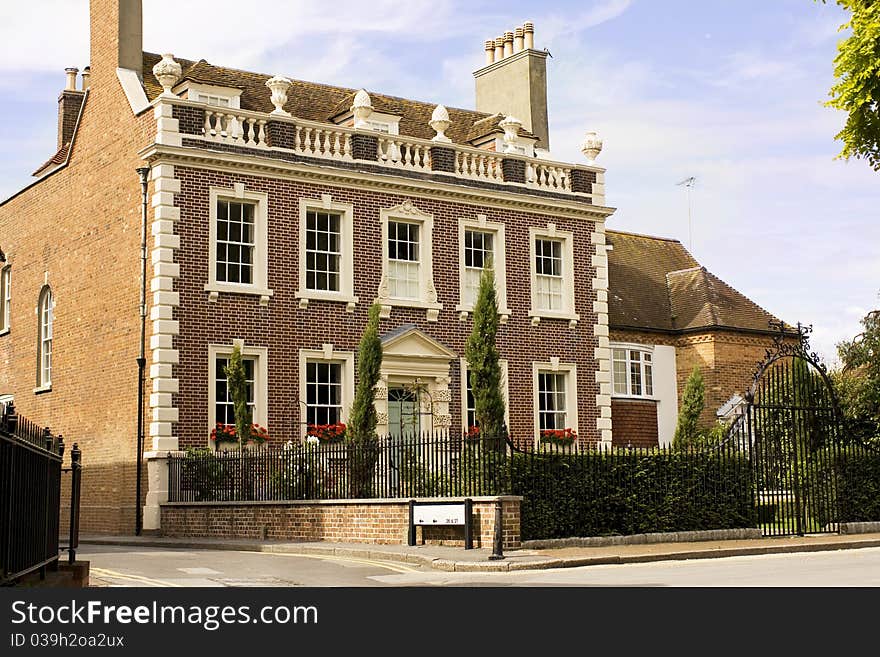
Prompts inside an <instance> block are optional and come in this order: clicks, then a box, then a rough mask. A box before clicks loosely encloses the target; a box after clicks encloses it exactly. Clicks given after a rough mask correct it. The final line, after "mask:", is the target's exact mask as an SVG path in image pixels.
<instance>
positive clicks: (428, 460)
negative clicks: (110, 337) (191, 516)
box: [169, 433, 508, 502]
mask: <svg viewBox="0 0 880 657" xmlns="http://www.w3.org/2000/svg"><path fill="white" fill-rule="evenodd" d="M507 460H508V459H507V446H506V443H505V442H504V441H503V440H500V441H499V440H486V439H483V440H473V439H465V438H459V437H456V436H451V435H449V434H446V433H434V434H422V435H411V436H403V437H396V438H395V437H390V436H388V437H383V438H377V439H375V440H373V441H369V442H367V443H354V444H353V443H335V444H334V443H331V444H312V443H308V442H302V443H289V444H288V445H286V446H284V447H270V448H259V449H253V450H250V449H246V450H231V451H219V452H213V451H209V450H198V451H195V452H189V453H187V454H186V455H184V456H177V457H174V456H173V457H171V458H170V459H169V500H170V501H172V502H181V501H187V502H190V501H254V500H324V499H357V498H374V497H376V498H410V497H456V496H474V495H488V494H497V493H502V492H504V491H505V490H506V489H507V476H506V468H505V465H506V463H507Z"/></svg>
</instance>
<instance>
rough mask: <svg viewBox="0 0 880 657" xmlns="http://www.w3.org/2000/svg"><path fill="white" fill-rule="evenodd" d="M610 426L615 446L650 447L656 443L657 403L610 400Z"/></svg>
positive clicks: (634, 400) (635, 400)
mask: <svg viewBox="0 0 880 657" xmlns="http://www.w3.org/2000/svg"><path fill="white" fill-rule="evenodd" d="M611 424H612V431H613V434H612V438H611V441H612V443H613V444H614V445H615V446H621V447H626V446H632V447H652V446H654V445H656V444H657V442H658V429H657V403H656V402H653V401H644V400H637V399H612V400H611Z"/></svg>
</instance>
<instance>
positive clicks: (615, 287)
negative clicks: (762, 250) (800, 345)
mask: <svg viewBox="0 0 880 657" xmlns="http://www.w3.org/2000/svg"><path fill="white" fill-rule="evenodd" d="M607 238H608V243H609V244H611V245H612V246H613V248H612V250H611V251H610V252H609V254H608V276H609V286H610V289H609V292H608V312H609V315H608V322H609V324H610V326H611V327H612V328H632V329H648V330H657V331H668V332H670V333H674V332H678V331H693V330H698V329H703V328H712V327H724V328H731V329H741V330H747V331H769V322H770V321H771V320H773V321H778V320H777V319H776V317H774V316H773V315H771V314H770V313H768V312H767V311H766V310H764V309H763V308H761V307H760V306H758V305H757V304H756V303H754V302H753V301H751V300H750V299H748V298H746V297H745V296H744V295H743V294H741V293H740V292H738V291H737V290H735V289H733V288H732V287H730V286H729V285H728V284H727V283H725V282H724V281H722V280H721V279H720V278H718V277H717V276H715V275H714V274H712V273H711V272H709V271H707V270H706V268H705V267H701V266H700V264H699V263H698V262H697V261H696V260H695V259H694V257H693V256H692V255H691V254H690V253H688V251H687V250H686V249H685V248H684V246H682V244H681V242H679V241H677V240H671V239H664V238H660V237H649V236H646V235H636V234H633V233H624V232H618V231H608V233H607Z"/></svg>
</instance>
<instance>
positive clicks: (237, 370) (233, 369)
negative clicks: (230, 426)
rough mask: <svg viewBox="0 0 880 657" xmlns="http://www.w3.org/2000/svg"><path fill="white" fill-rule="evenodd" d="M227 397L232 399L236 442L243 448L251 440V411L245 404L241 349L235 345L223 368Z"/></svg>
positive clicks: (244, 375)
mask: <svg viewBox="0 0 880 657" xmlns="http://www.w3.org/2000/svg"><path fill="white" fill-rule="evenodd" d="M224 374H226V382H227V386H228V389H229V396H230V397H231V398H232V412H233V416H234V417H235V433H236V435H237V436H238V442H239V444H240V445H242V446H244V445H246V444H247V443H248V441H249V440H250V439H251V422H252V420H251V409H249V408H248V404H247V401H248V400H247V375H246V374H245V371H244V361H243V360H242V358H241V347H239V346H238V345H235V347H234V348H233V349H232V355H231V356H230V357H229V363H228V364H227V365H226V367H225V368H224Z"/></svg>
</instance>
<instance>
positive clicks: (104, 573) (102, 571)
mask: <svg viewBox="0 0 880 657" xmlns="http://www.w3.org/2000/svg"><path fill="white" fill-rule="evenodd" d="M89 570H90V571H91V572H93V573H95V575H98V576H99V577H112V578H114V579H127V580H131V581H133V582H138V583H140V584H145V585H147V586H152V587H162V586H171V587H174V588H183V587H182V586H181V585H180V584H174V583H172V582H166V581H164V580H161V579H153V578H151V577H142V576H141V575H127V574H125V573H120V572H118V571H115V570H109V569H107V568H95V567H94V566H92V567H91V568H89Z"/></svg>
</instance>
